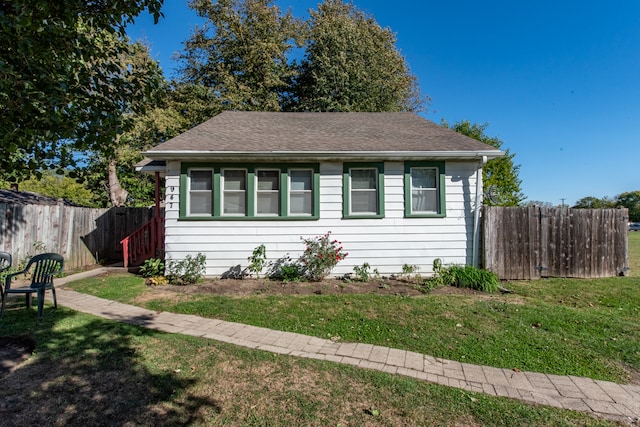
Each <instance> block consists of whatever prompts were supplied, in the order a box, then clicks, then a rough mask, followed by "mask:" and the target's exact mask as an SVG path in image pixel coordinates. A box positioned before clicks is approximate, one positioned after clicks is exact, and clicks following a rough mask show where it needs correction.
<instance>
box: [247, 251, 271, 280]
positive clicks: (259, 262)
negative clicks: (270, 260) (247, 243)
mask: <svg viewBox="0 0 640 427" xmlns="http://www.w3.org/2000/svg"><path fill="white" fill-rule="evenodd" d="M247 260H248V261H249V262H250V263H251V264H250V265H249V267H248V270H249V272H250V273H252V274H255V275H256V277H260V273H262V269H263V268H264V266H265V264H266V263H267V250H266V249H265V247H264V245H260V246H258V247H257V248H255V249H254V250H253V253H252V254H251V256H250V257H249V258H247Z"/></svg>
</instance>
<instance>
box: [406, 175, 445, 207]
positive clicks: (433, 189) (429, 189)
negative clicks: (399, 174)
mask: <svg viewBox="0 0 640 427" xmlns="http://www.w3.org/2000/svg"><path fill="white" fill-rule="evenodd" d="M418 169H421V170H432V171H435V176H434V182H435V187H425V188H422V187H420V188H416V187H414V186H413V171H414V170H418ZM439 176H440V170H439V168H438V167H437V166H413V167H411V168H410V169H409V177H410V181H411V182H410V184H409V185H410V189H411V200H409V203H410V205H409V209H410V210H411V214H416V215H427V214H437V213H438V212H439V211H440V179H439ZM414 191H418V192H421V193H423V192H424V193H431V192H433V193H435V201H436V206H435V209H430V210H414V209H413V205H414V203H413V197H414V195H413V192H414Z"/></svg>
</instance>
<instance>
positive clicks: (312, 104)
mask: <svg viewBox="0 0 640 427" xmlns="http://www.w3.org/2000/svg"><path fill="white" fill-rule="evenodd" d="M308 25H309V33H308V37H307V41H306V53H305V57H304V59H303V61H302V63H301V66H300V75H299V76H298V78H297V79H296V80H295V84H294V85H293V98H292V99H290V105H289V108H290V109H292V110H298V111H347V112H348V111H365V112H366V111H419V110H421V109H423V108H425V107H426V104H427V99H426V98H422V97H421V95H420V90H419V87H418V82H417V79H416V77H415V76H413V75H412V74H411V73H410V72H409V68H408V66H407V64H406V62H405V60H404V57H403V56H402V55H401V53H400V51H399V50H398V49H397V48H396V46H395V44H396V37H395V34H394V33H393V32H392V31H391V30H390V29H389V28H382V27H381V26H380V25H379V24H378V23H377V22H376V21H375V19H374V18H373V17H372V16H369V15H367V14H365V13H364V12H363V11H361V10H359V9H357V8H356V7H355V6H354V5H353V3H345V2H343V1H342V0H325V1H324V2H323V3H322V4H320V5H318V10H317V11H311V17H310V21H309V23H308Z"/></svg>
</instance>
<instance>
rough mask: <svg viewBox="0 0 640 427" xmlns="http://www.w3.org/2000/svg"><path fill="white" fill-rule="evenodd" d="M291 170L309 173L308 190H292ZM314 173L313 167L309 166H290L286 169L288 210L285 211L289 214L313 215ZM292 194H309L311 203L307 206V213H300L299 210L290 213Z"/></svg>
mask: <svg viewBox="0 0 640 427" xmlns="http://www.w3.org/2000/svg"><path fill="white" fill-rule="evenodd" d="M291 172H308V173H309V181H310V183H311V188H310V189H309V190H293V189H292V186H291ZM314 175H315V171H314V170H313V169H311V168H291V169H288V170H287V179H288V183H287V184H288V185H287V188H288V190H289V191H288V194H287V206H288V208H289V212H287V214H288V215H289V216H309V217H310V216H313V212H314V206H313V204H314V193H313V192H314V190H315V188H314V183H313V181H314ZM292 194H309V195H310V199H311V200H310V202H311V205H310V206H309V208H310V210H309V212H308V213H307V212H303V213H300V212H296V213H292V212H291V204H292V203H291V195H292Z"/></svg>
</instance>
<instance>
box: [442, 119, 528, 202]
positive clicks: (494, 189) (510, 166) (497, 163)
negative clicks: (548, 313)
mask: <svg viewBox="0 0 640 427" xmlns="http://www.w3.org/2000/svg"><path fill="white" fill-rule="evenodd" d="M443 126H445V127H449V125H448V124H447V123H446V122H443ZM487 126H489V124H488V123H485V124H482V125H481V124H478V123H474V124H471V123H470V122H469V121H468V120H462V121H460V122H458V123H455V124H454V125H453V126H451V127H450V128H451V129H453V130H454V131H456V132H458V133H461V134H463V135H466V136H468V137H471V138H473V139H477V140H478V141H480V142H483V143H485V144H488V145H490V146H492V147H494V148H497V149H502V144H503V141H501V140H500V139H498V138H497V137H490V136H488V135H486V134H485V130H486V128H487ZM504 152H505V155H504V156H503V157H498V158H497V159H492V160H489V161H488V162H487V164H486V166H485V167H484V168H483V170H482V179H483V184H484V192H485V194H487V195H488V196H490V197H485V202H484V203H485V204H488V205H495V206H519V205H520V204H521V203H522V201H523V200H524V195H523V194H522V191H521V189H520V185H521V184H522V180H521V179H520V178H519V177H518V173H519V171H520V165H516V164H515V163H514V161H513V159H514V157H515V154H513V153H511V152H510V151H509V149H506V150H504Z"/></svg>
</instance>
